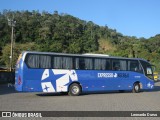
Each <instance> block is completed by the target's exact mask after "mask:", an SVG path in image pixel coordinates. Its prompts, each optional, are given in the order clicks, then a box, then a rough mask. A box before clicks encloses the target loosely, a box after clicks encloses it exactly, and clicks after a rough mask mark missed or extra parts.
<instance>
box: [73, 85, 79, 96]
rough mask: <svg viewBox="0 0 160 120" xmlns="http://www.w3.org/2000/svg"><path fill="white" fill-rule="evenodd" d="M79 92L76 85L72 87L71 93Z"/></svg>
mask: <svg viewBox="0 0 160 120" xmlns="http://www.w3.org/2000/svg"><path fill="white" fill-rule="evenodd" d="M78 92H79V88H78V87H77V86H73V87H72V93H73V94H77V93H78Z"/></svg>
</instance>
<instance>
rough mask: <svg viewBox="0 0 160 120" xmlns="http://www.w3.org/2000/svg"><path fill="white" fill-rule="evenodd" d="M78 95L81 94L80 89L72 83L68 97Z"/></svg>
mask: <svg viewBox="0 0 160 120" xmlns="http://www.w3.org/2000/svg"><path fill="white" fill-rule="evenodd" d="M80 93H81V87H80V85H79V84H77V83H73V84H71V85H70V87H69V92H68V94H69V95H70V96H78V95H79V94H80Z"/></svg>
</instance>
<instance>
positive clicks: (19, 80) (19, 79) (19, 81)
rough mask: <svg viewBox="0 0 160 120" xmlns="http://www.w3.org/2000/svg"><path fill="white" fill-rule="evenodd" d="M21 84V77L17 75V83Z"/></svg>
mask: <svg viewBox="0 0 160 120" xmlns="http://www.w3.org/2000/svg"><path fill="white" fill-rule="evenodd" d="M20 84H22V80H21V77H20V76H19V77H18V85H20Z"/></svg>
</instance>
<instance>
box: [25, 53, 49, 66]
mask: <svg viewBox="0 0 160 120" xmlns="http://www.w3.org/2000/svg"><path fill="white" fill-rule="evenodd" d="M26 63H27V65H28V67H30V68H51V56H47V55H32V54H30V55H28V56H27V60H26Z"/></svg>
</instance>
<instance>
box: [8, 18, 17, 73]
mask: <svg viewBox="0 0 160 120" xmlns="http://www.w3.org/2000/svg"><path fill="white" fill-rule="evenodd" d="M8 25H9V26H11V28H12V32H11V50H10V56H9V58H10V72H11V71H12V68H13V66H12V61H13V38H14V37H13V33H14V27H15V26H16V21H14V17H12V19H9V18H8Z"/></svg>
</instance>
